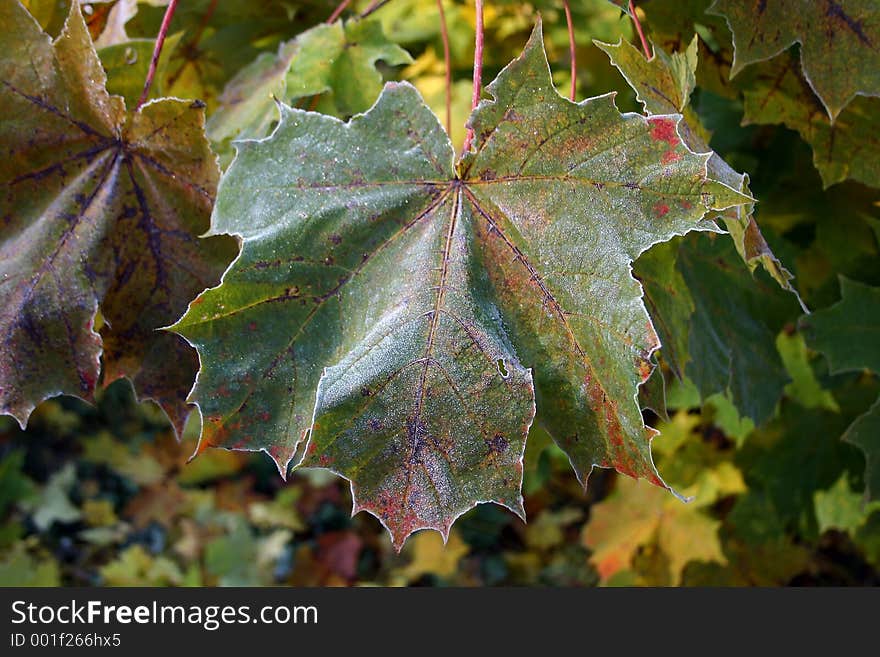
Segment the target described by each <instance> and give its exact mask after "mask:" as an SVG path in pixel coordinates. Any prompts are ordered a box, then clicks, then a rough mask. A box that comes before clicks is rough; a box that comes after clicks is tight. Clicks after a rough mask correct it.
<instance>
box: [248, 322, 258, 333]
mask: <svg viewBox="0 0 880 657" xmlns="http://www.w3.org/2000/svg"><path fill="white" fill-rule="evenodd" d="M256 330H257V323H256V322H251V323H250V324H248V331H256Z"/></svg>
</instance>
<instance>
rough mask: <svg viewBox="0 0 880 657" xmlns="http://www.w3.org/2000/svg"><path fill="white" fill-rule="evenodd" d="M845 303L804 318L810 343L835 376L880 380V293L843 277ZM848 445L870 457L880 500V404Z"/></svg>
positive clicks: (870, 488) (851, 430) (868, 472)
mask: <svg viewBox="0 0 880 657" xmlns="http://www.w3.org/2000/svg"><path fill="white" fill-rule="evenodd" d="M840 296H841V300H840V301H839V302H838V303H836V304H834V305H833V306H831V307H829V308H823V309H821V310H817V311H816V312H814V313H813V314H811V315H806V316H804V317H802V318H801V320H800V326H801V329H802V330H803V331H804V334H805V337H806V339H807V343H808V344H809V346H810V347H812V348H813V349H816V350H818V351H821V352H822V353H823V354H825V357H826V358H827V359H828V366H829V369H830V370H831V372H832V373H839V372H847V371H859V370H864V369H870V370H872V371H873V372H875V373H878V374H880V339H878V337H880V288H878V287H873V286H871V285H865V284H864V283H859V282H858V281H853V280H850V279H848V278H846V277H844V276H841V277H840ZM842 439H843V440H844V441H845V442H847V443H850V444H852V445H855V446H856V447H858V448H859V449H861V450H862V452H863V453H864V455H865V460H866V466H865V479H866V485H865V490H866V493H867V495H868V497H869V498H870V499H872V500H877V499H880V467H878V464H880V399H878V400H877V401H876V402H875V403H874V404H873V406H871V408H869V409H868V410H867V411H866V412H865V413H863V414H862V415H860V416H859V417H858V418H856V419H855V421H854V422H853V423H852V424H851V425H850V426H849V427H848V428H847V430H846V431H845V432H844V434H843V437H842Z"/></svg>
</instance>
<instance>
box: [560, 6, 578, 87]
mask: <svg viewBox="0 0 880 657" xmlns="http://www.w3.org/2000/svg"><path fill="white" fill-rule="evenodd" d="M562 6H563V8H565V22H566V24H567V25H568V53H569V56H570V59H571V102H574V98H575V91H576V90H577V53H576V44H575V41H574V22H573V21H572V20H571V7H570V6H569V4H568V0H562Z"/></svg>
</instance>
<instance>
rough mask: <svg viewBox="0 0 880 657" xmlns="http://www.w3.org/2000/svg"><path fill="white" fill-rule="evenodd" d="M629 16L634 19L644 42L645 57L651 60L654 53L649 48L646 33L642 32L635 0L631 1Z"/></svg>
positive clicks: (640, 37)
mask: <svg viewBox="0 0 880 657" xmlns="http://www.w3.org/2000/svg"><path fill="white" fill-rule="evenodd" d="M629 15H630V17H632V21H633V25H635V26H636V32H638V33H639V39H641V41H642V50H644V51H645V57H647V58H648V59H651V57H653V53H652V52H651V48H650V47H649V46H648V40H647V39H646V38H645V33H644V32H643V31H642V24H641V23H640V22H639V17H638V16H637V15H636V5H635V3H634V2H633V0H629Z"/></svg>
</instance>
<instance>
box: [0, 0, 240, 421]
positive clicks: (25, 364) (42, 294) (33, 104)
mask: <svg viewBox="0 0 880 657" xmlns="http://www.w3.org/2000/svg"><path fill="white" fill-rule="evenodd" d="M0 26H2V28H0V29H2V40H3V43H4V45H5V47H4V49H3V52H2V54H0V114H2V116H3V121H2V123H0V143H2V144H3V147H4V156H5V157H4V159H3V162H2V163H0V185H2V187H0V189H2V193H0V336H2V342H0V344H2V347H0V412H2V413H8V414H11V415H14V416H15V417H16V418H17V419H18V421H19V422H20V423H21V424H22V425H23V424H24V423H25V422H26V421H27V418H28V416H29V415H30V413H31V411H32V410H33V408H34V407H35V405H36V404H38V403H39V402H40V401H42V400H44V399H46V398H48V397H51V396H54V395H58V394H62V393H66V394H72V395H77V396H79V397H82V398H83V399H87V400H91V399H92V397H93V392H94V390H95V386H96V382H97V380H98V375H99V373H100V359H101V357H102V356H103V361H104V378H103V382H104V384H105V385H106V384H109V383H110V382H112V381H114V380H115V379H117V378H119V377H123V376H125V377H129V378H130V379H131V380H132V381H133V383H134V386H135V389H136V390H137V392H138V393H139V394H140V395H141V396H142V397H146V398H150V399H154V400H155V401H157V402H158V403H159V404H160V406H161V407H162V408H163V409H164V410H165V412H166V413H167V414H168V416H169V417H170V418H171V421H172V424H173V425H174V427H175V429H176V430H177V431H178V432H179V431H180V430H182V427H183V424H184V422H185V420H186V417H187V415H188V414H189V410H190V409H189V406H188V405H187V404H186V401H185V398H186V393H187V390H188V389H189V388H190V387H191V385H192V380H193V378H194V376H195V372H196V369H197V366H198V363H197V359H196V355H195V354H194V353H193V351H192V350H191V349H190V348H189V347H188V346H187V345H186V343H185V342H184V341H182V340H180V339H179V338H178V337H177V336H174V335H171V334H168V333H157V332H156V331H155V329H156V328H157V327H160V326H164V325H167V324H169V323H170V322H172V321H173V320H174V319H176V318H177V317H178V316H179V314H180V313H181V312H182V311H183V309H184V308H185V307H186V303H187V302H188V301H189V300H190V299H191V298H192V297H193V295H195V294H197V293H198V292H199V291H201V290H203V289H204V288H205V287H208V286H210V285H213V284H215V283H216V281H217V280H218V277H219V274H220V273H221V272H222V271H223V268H224V267H225V266H226V264H227V263H228V262H229V260H230V259H231V257H232V255H233V253H234V244H233V243H232V241H231V240H229V239H228V238H222V239H211V240H207V241H205V240H200V239H198V238H197V235H198V234H200V233H201V232H203V231H204V230H205V228H206V227H207V224H208V216H209V212H210V208H211V204H212V201H213V193H214V187H215V185H216V181H217V178H218V175H219V172H218V169H217V165H216V162H215V158H214V156H213V154H212V153H211V151H210V148H209V146H208V143H207V140H206V139H205V137H204V114H203V111H202V108H201V106H200V105H199V104H192V103H190V102H186V101H181V100H162V101H158V102H154V103H151V104H148V105H146V106H144V107H143V108H141V109H140V110H138V111H135V112H131V113H126V112H125V106H124V103H123V101H122V99H121V98H119V97H117V96H111V95H110V94H108V93H107V91H106V89H105V88H104V79H105V78H104V72H103V71H102V69H101V64H100V62H99V60H98V57H97V55H96V54H95V50H94V48H93V46H92V43H91V40H90V38H89V35H88V32H87V31H86V26H85V23H84V22H83V18H82V14H81V13H80V11H79V6H78V5H77V4H76V3H74V4H73V5H72V6H71V11H70V13H69V15H68V18H67V22H66V23H65V26H64V29H63V30H62V32H61V34H60V36H59V37H58V38H57V40H55V41H54V42H53V41H52V39H51V38H50V37H49V36H48V35H47V34H46V33H44V32H43V31H42V30H41V29H40V27H39V25H38V24H37V22H36V21H35V20H34V19H33V18H32V17H31V15H30V14H29V13H28V12H27V10H25V9H24V8H23V7H22V6H21V5H20V4H19V3H18V2H17V1H15V2H3V3H2V4H0ZM22 61H27V62H29V64H28V65H27V66H22V64H21V62H22ZM98 312H100V316H101V318H102V321H103V325H102V326H101V327H100V333H98V332H97V331H98V327H97V326H96V322H97V321H98V320H96V315H97V313H98Z"/></svg>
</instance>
